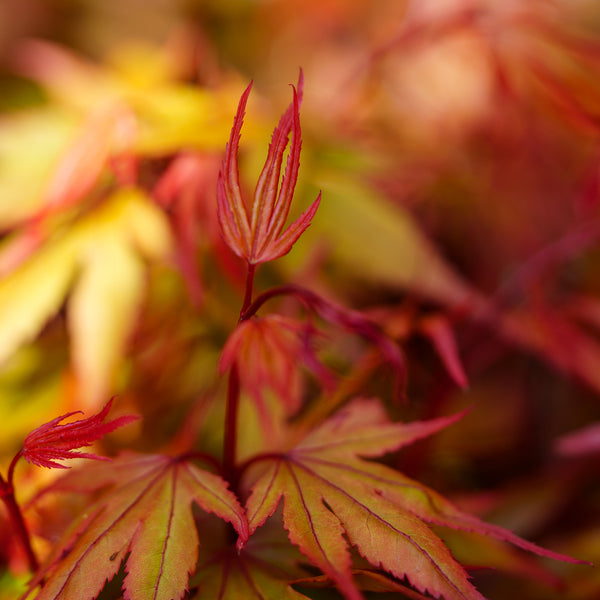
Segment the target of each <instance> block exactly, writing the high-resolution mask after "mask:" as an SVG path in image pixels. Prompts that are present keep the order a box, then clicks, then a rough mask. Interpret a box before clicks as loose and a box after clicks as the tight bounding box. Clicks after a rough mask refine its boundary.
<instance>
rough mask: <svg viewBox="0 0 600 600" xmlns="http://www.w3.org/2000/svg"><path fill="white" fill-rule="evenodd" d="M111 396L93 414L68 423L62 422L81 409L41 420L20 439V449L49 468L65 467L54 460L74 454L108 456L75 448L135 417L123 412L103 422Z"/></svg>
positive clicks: (32, 460)
mask: <svg viewBox="0 0 600 600" xmlns="http://www.w3.org/2000/svg"><path fill="white" fill-rule="evenodd" d="M112 402H113V398H111V399H110V400H109V401H108V402H107V403H106V405H105V406H104V408H103V409H102V410H101V411H100V412H99V413H98V414H96V415H93V416H91V417H88V418H87V419H79V420H78V421H72V422H70V423H61V421H64V420H65V419H67V418H68V417H71V416H73V415H76V414H78V413H81V411H79V410H78V411H74V412H70V413H66V414H64V415H61V416H60V417H57V418H56V419H53V420H52V421H49V422H48V423H44V425H41V426H40V427H38V428H37V429H34V430H33V431H32V432H31V433H30V434H29V435H28V436H27V437H26V438H25V441H24V442H23V447H22V449H21V450H20V452H19V455H20V456H22V457H23V458H24V459H25V460H26V461H27V462H29V463H32V464H35V465H38V466H40V467H46V468H48V469H68V468H69V467H67V466H65V465H63V464H61V463H58V462H56V461H57V460H67V459H73V458H91V459H95V460H109V459H108V458H106V457H104V456H99V455H97V454H90V453H87V452H75V450H76V449H77V448H81V447H83V446H89V445H91V444H92V442H95V441H96V440H99V439H100V438H102V437H103V436H104V435H106V434H107V433H110V432H112V431H114V430H115V429H118V428H119V427H123V426H124V425H127V424H129V423H132V422H133V421H137V420H138V419H139V418H140V417H139V416H138V415H124V416H122V417H117V418H116V419H113V420H112V421H108V422H106V423H105V422H104V420H105V419H106V417H107V416H108V413H109V411H110V409H111V406H112Z"/></svg>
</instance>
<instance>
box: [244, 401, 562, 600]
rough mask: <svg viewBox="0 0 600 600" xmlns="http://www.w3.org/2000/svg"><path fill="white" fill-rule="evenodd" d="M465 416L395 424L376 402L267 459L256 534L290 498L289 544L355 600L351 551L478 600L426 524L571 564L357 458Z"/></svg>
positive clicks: (251, 505)
mask: <svg viewBox="0 0 600 600" xmlns="http://www.w3.org/2000/svg"><path fill="white" fill-rule="evenodd" d="M461 416H462V415H460V414H459V415H457V416H454V417H446V418H440V419H436V420H432V421H428V422H414V423H409V424H403V423H390V422H389V421H388V420H387V418H386V416H385V413H384V411H383V409H382V407H381V405H380V404H379V402H378V401H376V400H366V399H357V400H355V401H353V402H352V403H351V404H350V405H348V406H347V407H346V408H345V409H344V410H342V411H340V412H338V413H337V414H336V415H334V416H333V417H332V418H330V419H329V420H327V421H325V422H324V423H323V424H322V425H321V426H320V427H319V428H318V429H316V430H314V431H313V432H312V433H310V434H309V435H308V436H307V437H306V438H305V439H304V440H303V441H302V442H301V443H300V444H299V445H298V446H296V447H295V448H293V449H292V450H290V451H288V452H286V453H285V454H281V455H269V456H265V457H264V459H263V460H262V461H260V463H258V464H257V465H256V466H255V467H254V468H258V467H259V466H262V467H263V469H264V470H263V472H262V473H261V474H260V476H259V477H258V479H257V480H256V481H255V483H254V485H253V486H252V493H251V495H250V497H249V499H248V502H247V513H248V522H249V526H250V533H251V534H252V533H253V532H254V531H255V530H256V529H257V528H258V527H260V526H261V525H262V524H263V523H264V522H265V520H266V519H267V517H269V516H270V515H271V514H272V513H273V512H274V511H275V509H276V508H277V506H278V505H279V503H280V500H281V498H282V497H283V499H284V502H283V523H284V527H285V528H286V529H287V531H288V534H289V538H290V540H291V542H292V543H293V544H295V545H297V546H298V547H299V549H300V550H301V552H302V553H303V554H305V555H306V556H307V557H308V558H309V559H310V561H311V562H312V563H313V564H314V565H315V566H317V567H319V568H320V569H321V570H322V571H323V573H324V574H325V575H326V576H328V577H329V578H330V579H331V580H332V581H333V582H334V583H335V584H336V585H337V587H338V589H339V590H340V591H341V592H342V593H343V594H344V596H345V597H346V598H348V599H351V600H358V599H360V598H362V595H361V593H360V591H359V589H358V585H357V583H356V582H355V580H354V579H353V576H352V561H351V557H350V553H349V548H348V542H350V544H352V545H353V546H355V547H356V548H357V550H358V552H359V553H360V554H361V555H362V556H363V557H364V558H366V559H367V560H368V561H369V562H370V563H371V564H373V565H374V566H375V567H377V568H381V569H383V570H384V571H387V572H388V573H390V574H392V575H393V576H395V577H397V578H399V579H402V578H404V577H406V578H407V580H408V581H409V583H410V584H411V585H412V586H413V587H414V588H416V589H417V590H418V591H419V592H422V593H425V592H427V593H429V594H431V595H432V596H434V597H436V598H439V597H441V596H443V597H444V598H445V599H446V600H481V599H482V598H483V596H481V594H480V593H479V592H478V591H477V590H476V589H475V588H474V587H473V585H472V584H471V583H470V582H469V580H468V576H467V573H466V572H465V570H464V569H463V568H462V566H461V565H460V564H459V563H458V562H456V560H455V559H454V558H453V557H452V555H451V553H450V551H449V550H448V548H447V547H446V546H445V545H444V543H443V542H442V541H441V540H440V538H439V537H437V536H436V535H435V534H434V533H433V531H432V530H431V529H430V527H429V526H428V523H430V524H435V525H445V526H448V527H452V528H456V529H464V530H468V531H475V532H478V533H481V534H485V535H491V536H494V537H496V538H500V539H502V540H507V541H510V542H512V543H514V544H516V545H518V546H520V547H521V548H524V549H527V550H530V551H533V552H535V553H537V554H540V555H544V556H550V557H553V558H557V559H562V560H569V561H573V559H570V558H569V557H565V556H562V555H558V554H555V553H553V552H550V551H547V550H544V549H542V548H540V547H539V546H536V545H535V544H532V543H530V542H527V541H525V540H523V539H521V538H519V537H518V536H516V535H514V534H513V533H511V532H510V531H508V530H506V529H503V528H502V527H499V526H496V525H490V524H486V523H484V522H483V521H481V520H479V519H478V518H476V517H474V516H472V515H469V514H467V513H464V512H462V511H461V510H459V509H458V508H457V507H455V506H454V505H453V504H451V503H450V502H449V501H447V500H446V499H445V498H443V497H442V496H440V495H439V494H437V493H436V492H434V491H433V490H431V489H429V488H427V487H426V486H424V485H422V484H420V483H418V482H416V481H413V480H411V479H409V478H408V477H405V476H404V475H402V474H401V473H399V472H397V471H394V470H393V469H390V468H389V467H386V466H384V465H382V464H379V463H374V462H368V461H365V460H363V459H362V458H360V457H374V456H381V455H382V454H384V453H386V452H390V451H393V450H397V449H398V448H400V447H402V446H404V445H406V444H409V443H411V442H413V441H415V440H417V439H419V438H422V437H424V436H428V435H430V434H432V433H435V432H436V431H438V430H440V429H442V428H444V427H446V426H447V425H449V424H451V423H452V422H454V421H456V420H457V419H458V418H460V417H461ZM344 536H345V537H346V538H347V540H348V541H346V539H344Z"/></svg>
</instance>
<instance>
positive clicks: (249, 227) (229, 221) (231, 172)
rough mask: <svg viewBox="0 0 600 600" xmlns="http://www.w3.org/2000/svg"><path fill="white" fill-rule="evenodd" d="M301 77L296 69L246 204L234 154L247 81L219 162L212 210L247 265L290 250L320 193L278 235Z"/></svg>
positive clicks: (296, 132)
mask: <svg viewBox="0 0 600 600" xmlns="http://www.w3.org/2000/svg"><path fill="white" fill-rule="evenodd" d="M302 87H303V75H302V71H300V78H299V81H298V91H296V89H295V88H293V94H294V99H293V102H292V104H291V106H289V107H288V109H287V110H286V112H285V113H284V114H283V115H282V116H281V119H280V121H279V124H278V125H277V127H276V128H275V130H274V131H273V136H272V138H271V144H270V145H269V151H268V154H267V159H266V161H265V166H264V167H263V170H262V172H261V174H260V177H259V178H258V182H257V184H256V190H255V192H254V200H253V203H252V206H250V207H248V206H247V205H246V203H245V202H244V200H243V199H242V195H241V190H240V181H239V170H238V160H237V152H238V147H239V142H240V132H241V128H242V123H243V120H244V112H245V110H246V103H247V101H248V96H249V95H250V90H251V88H252V83H251V84H250V85H249V86H248V87H247V88H246V90H245V91H244V93H243V94H242V97H241V99H240V103H239V106H238V109H237V113H236V115H235V119H234V122H233V128H232V130H231V136H230V138H229V143H228V144H227V146H226V149H225V159H224V160H223V166H222V168H221V171H220V172H219V177H218V180H217V207H218V217H219V223H220V225H221V231H222V234H223V239H224V240H225V242H226V243H227V245H228V246H229V247H230V248H231V249H232V250H233V251H234V252H235V253H236V254H237V255H238V256H239V257H241V258H243V259H245V260H246V262H247V263H248V264H251V265H256V264H259V263H263V262H267V261H270V260H274V259H276V258H279V257H280V256H283V255H284V254H286V253H287V252H289V251H290V249H291V248H292V246H293V244H294V243H295V242H296V240H297V239H298V238H299V237H300V235H302V232H303V231H304V230H305V229H306V228H307V227H308V226H309V225H310V221H311V219H312V218H313V216H314V214H315V212H316V211H317V208H318V206H319V202H320V200H321V194H319V196H318V197H317V199H316V200H315V201H314V202H313V203H312V205H311V206H310V207H309V208H308V210H307V211H306V212H305V213H303V214H302V215H301V216H300V217H299V218H298V220H297V221H295V222H294V223H293V224H292V225H290V226H289V227H288V228H287V229H286V230H285V231H283V232H282V230H283V227H284V225H285V222H286V219H287V216H288V214H289V211H290V207H291V203H292V196H293V193H294V188H295V187H296V181H297V179H298V169H299V166H300V147H301V139H300V114H299V105H300V100H301V98H302ZM290 133H291V134H292V140H291V147H290V153H289V156H288V160H287V164H286V168H285V174H284V176H283V180H282V181H281V186H280V185H279V179H280V175H281V166H282V162H283V156H284V153H285V150H286V148H287V145H288V136H289V135H290Z"/></svg>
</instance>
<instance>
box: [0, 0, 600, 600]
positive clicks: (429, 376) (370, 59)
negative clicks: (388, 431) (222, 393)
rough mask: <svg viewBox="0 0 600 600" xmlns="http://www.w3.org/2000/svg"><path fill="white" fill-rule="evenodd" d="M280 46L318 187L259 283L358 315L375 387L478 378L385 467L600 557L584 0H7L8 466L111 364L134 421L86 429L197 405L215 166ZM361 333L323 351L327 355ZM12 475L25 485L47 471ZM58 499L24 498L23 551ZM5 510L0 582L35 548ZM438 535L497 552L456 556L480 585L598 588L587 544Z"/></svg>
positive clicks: (597, 263)
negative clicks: (298, 228)
mask: <svg viewBox="0 0 600 600" xmlns="http://www.w3.org/2000/svg"><path fill="white" fill-rule="evenodd" d="M299 68H302V69H303V71H304V75H305V95H304V102H303V105H302V110H301V115H302V131H303V155H302V163H301V171H300V180H299V186H298V189H297V191H296V204H297V207H296V208H297V211H298V212H299V211H300V210H302V209H304V208H305V207H306V206H308V203H309V202H310V201H312V199H313V198H314V197H315V196H316V193H317V191H318V190H322V194H323V201H322V204H321V207H320V209H319V212H318V215H317V217H315V220H314V223H313V225H311V227H310V229H309V230H308V232H307V233H306V235H305V236H304V237H303V238H302V241H301V243H299V244H297V247H296V248H295V249H294V251H293V252H292V253H290V255H289V256H287V257H285V258H284V259H282V260H281V261H277V263H274V264H273V265H268V266H266V267H265V268H264V269H262V270H261V272H260V279H259V285H260V286H262V287H266V286H267V285H270V284H274V283H278V282H282V281H290V280H292V281H295V282H297V283H301V284H304V285H306V286H308V287H311V288H312V289H315V290H318V291H319V292H322V293H324V294H326V295H327V296H329V297H331V298H333V299H335V300H336V301H339V302H340V303H343V304H345V305H347V306H350V307H353V308H356V309H360V310H363V311H365V312H367V313H368V314H370V315H371V316H372V317H373V318H374V319H376V320H378V321H379V322H380V323H381V325H382V327H384V328H385V329H386V330H387V331H388V333H390V334H391V335H393V336H394V337H395V338H396V339H397V340H398V341H399V343H401V345H402V348H403V350H404V352H405V355H406V361H407V365H408V369H407V370H408V380H407V384H406V386H407V387H406V396H407V399H408V401H407V403H406V404H404V405H402V406H399V405H397V404H394V403H393V401H392V400H390V406H391V409H390V410H391V411H392V412H394V414H395V416H398V417H399V418H426V417H433V416H439V415H441V414H448V413H450V412H452V411H455V410H457V409H459V408H463V407H465V406H473V409H472V411H471V413H470V414H469V416H468V417H467V418H465V419H464V421H463V422H462V423H461V424H460V425H459V426H456V427H455V428H453V429H452V430H449V431H447V432H444V433H442V434H441V435H439V436H437V437H436V439H435V440H433V441H431V442H429V443H427V444H425V443H421V444H419V445H418V446H417V447H416V448H415V450H414V451H410V450H408V451H406V452H405V453H403V455H402V456H401V457H400V458H399V459H398V460H399V466H400V467H401V468H402V469H403V470H405V471H406V472H408V473H409V474H411V475H414V476H417V477H419V478H421V479H423V480H425V481H426V482H428V483H431V485H433V486H434V487H436V488H437V489H439V490H440V491H442V492H444V493H445V494H447V495H449V496H451V497H453V498H454V500H455V501H457V502H459V503H461V504H462V505H463V506H465V507H466V508H468V509H469V510H471V511H473V512H476V513H477V514H479V515H481V516H482V517H484V518H486V519H489V520H492V521H495V522H498V523H500V524H502V525H504V526H507V527H509V528H512V529H514V530H516V531H517V532H518V533H519V534H520V535H523V536H525V537H528V538H530V539H534V540H536V541H537V542H539V543H541V544H546V545H548V546H550V547H552V548H553V549H555V550H557V551H561V552H566V553H571V554H573V555H574V556H577V557H579V558H582V559H585V560H588V561H600V486H599V485H598V457H599V453H600V425H597V423H600V339H599V334H600V253H599V247H598V242H599V239H600V169H599V166H600V163H599V160H600V137H599V134H600V8H599V7H598V3H597V2H595V1H594V0H555V1H552V0H529V1H527V2H525V1H523V0H505V1H503V2H500V1H498V0H496V1H494V0H420V1H414V2H409V1H404V0H262V1H260V0H254V1H251V0H185V1H184V0H181V1H178V0H144V1H142V0H119V1H118V2H110V1H109V2H107V1H105V0H46V1H42V0H3V1H2V2H1V3H0V232H1V236H2V239H1V241H0V277H1V279H0V466H1V467H2V468H3V469H6V466H7V465H8V463H9V462H10V459H11V457H12V455H13V454H14V453H15V452H16V451H17V450H18V448H19V447H20V442H21V441H22V439H23V437H24V435H26V433H27V432H28V431H30V430H31V429H32V428H34V427H36V426H37V425H39V424H40V423H42V422H44V421H46V420H48V419H50V418H53V417H54V416H56V415H58V414H62V413H64V412H67V411H69V410H78V409H82V410H85V411H96V410H97V409H98V408H99V407H100V406H102V405H103V404H104V403H105V401H106V399H107V398H108V397H110V396H111V395H113V394H115V393H118V394H119V395H120V406H121V407H122V410H123V411H126V410H129V409H134V410H136V411H137V412H140V413H142V414H143V416H144V422H143V425H140V426H139V429H137V430H136V429H135V428H133V429H131V428H130V429H129V430H128V431H127V432H124V433H121V434H117V435H115V437H114V440H113V441H112V442H111V443H112V444H113V445H114V447H112V448H107V451H115V450H117V449H118V448H120V447H130V446H133V447H135V448H136V449H139V450H145V451H156V450H160V449H162V448H166V447H171V446H172V445H173V444H175V445H177V444H181V445H185V443H189V440H190V439H194V438H195V435H196V434H197V432H198V430H200V429H202V426H201V424H203V423H205V422H206V421H205V419H207V418H208V419H210V417H207V416H206V415H207V414H209V413H211V411H212V412H215V411H216V412H217V413H218V409H215V408H214V406H213V404H212V400H213V399H214V397H216V395H218V394H217V393H216V392H215V391H214V390H215V388H216V386H218V377H217V375H216V369H215V366H216V361H217V359H218V356H219V352H220V349H221V348H222V345H223V343H224V341H225V339H226V337H227V332H228V331H230V330H231V328H232V326H233V325H234V324H235V318H236V307H237V306H238V305H239V297H240V296H239V294H240V291H241V290H242V289H243V271H242V269H241V265H240V264H238V262H236V260H235V259H234V258H232V256H231V255H230V253H229V251H228V250H227V249H226V248H225V247H224V246H223V244H222V242H221V240H220V237H219V233H218V229H217V224H216V205H215V182H216V176H217V173H218V169H219V164H220V160H221V156H222V152H223V149H224V146H225V142H226V140H227V139H228V136H229V130H230V127H231V121H232V117H233V114H234V113H235V109H236V106H237V101H238V99H239V96H240V94H241V92H242V90H243V89H244V88H245V87H246V85H247V84H248V82H249V81H250V80H253V81H254V90H253V95H252V97H251V101H250V104H249V106H248V113H247V116H246V123H245V129H244V132H243V137H242V143H243V147H244V148H243V153H244V155H243V161H242V170H243V176H244V178H245V180H246V181H248V182H251V181H253V180H254V179H255V176H256V173H257V172H258V171H259V169H260V166H261V161H262V160H263V157H264V153H265V149H266V144H267V141H268V139H269V135H270V131H271V130H272V127H273V126H274V124H275V123H276V121H277V118H278V115H279V114H280V113H281V111H282V110H283V109H284V108H285V107H286V106H287V104H288V103H289V101H290V95H291V94H290V88H289V85H288V84H290V83H295V82H296V81H297V78H298V71H299ZM349 337H351V336H349ZM352 344H356V342H355V341H353V340H352V339H346V338H344V339H342V340H339V339H338V340H337V341H333V342H331V344H330V345H329V346H325V347H324V348H323V349H322V353H323V356H324V357H325V359H326V360H328V361H329V363H330V364H331V365H332V366H334V367H335V368H338V369H339V370H341V371H343V370H344V369H346V370H348V369H349V368H351V365H352V361H353V360H354V359H355V357H356V353H358V352H359V350H358V349H356V348H355V347H354V346H353V345H352ZM367 388H368V389H367V391H368V392H372V393H377V394H380V395H384V396H385V394H386V393H389V392H385V391H383V390H380V389H379V385H378V381H372V382H369V383H368V386H367ZM388 399H389V398H388ZM248 435H250V434H248ZM203 439H204V441H202V442H201V443H202V444H203V445H204V446H206V447H207V448H211V445H214V446H217V445H218V440H216V439H211V437H210V435H205V436H204V438H203ZM19 477H20V478H21V480H22V484H21V486H22V492H21V493H22V495H23V499H24V500H27V499H28V498H32V497H33V496H34V495H35V491H36V490H37V489H39V487H40V486H41V485H43V484H44V482H45V481H46V480H47V478H48V477H50V474H49V473H46V472H41V473H40V471H39V469H38V470H37V471H34V470H28V469H27V468H25V467H23V468H22V470H20V471H19ZM44 510H45V511H46V512H44ZM73 510H74V509H73ZM58 512H60V511H59V510H58V508H57V506H56V505H53V506H47V507H45V508H44V507H41V506H39V507H37V508H32V509H31V514H30V518H31V521H32V523H34V524H35V523H38V529H37V536H38V537H37V541H36V543H37V545H38V547H39V549H40V551H41V552H43V551H44V548H47V547H48V546H49V545H50V544H51V543H52V541H53V539H55V538H56V535H58V532H57V531H52V527H51V526H52V523H55V527H56V528H57V529H58V528H59V524H60V523H62V521H61V518H62V519H63V520H64V519H65V518H66V516H65V515H68V512H69V507H67V508H64V513H65V514H63V515H62V517H59V516H57V513H58ZM51 515H54V516H51ZM4 519H5V516H4V514H3V513H2V512H0V598H7V599H8V598H11V597H14V594H16V591H15V590H16V589H18V587H19V586H20V585H22V581H23V580H24V578H26V573H25V570H24V565H25V563H24V560H23V557H22V556H21V555H20V554H19V550H18V548H15V547H14V546H13V543H12V541H11V537H10V533H9V531H8V528H7V526H6V523H5V522H4ZM446 534H447V532H444V535H446ZM53 536H54V537H53ZM448 543H449V544H451V547H452V549H453V551H454V552H455V554H456V555H457V557H458V558H459V559H461V560H462V561H463V562H464V563H465V564H467V565H471V566H473V567H479V566H483V565H486V564H490V563H492V564H494V565H496V568H495V570H489V569H482V570H477V569H476V570H474V571H473V574H474V577H475V583H476V585H477V586H478V587H479V589H480V590H481V591H482V593H484V594H485V595H486V596H487V597H489V598H490V599H492V600H494V599H503V598H513V597H514V590H515V589H518V590H519V597H520V598H522V599H527V598H531V599H549V600H552V599H558V598H568V599H573V600H592V599H593V598H597V597H598V596H599V595H600V575H599V574H598V570H597V569H596V568H594V567H588V566H581V565H577V566H573V565H568V566H566V565H556V564H552V565H549V564H547V563H543V564H542V563H541V562H540V561H533V559H525V558H523V557H522V556H521V555H518V554H516V553H512V552H511V551H508V550H507V549H506V548H503V547H500V546H498V545H496V544H492V543H491V542H490V543H489V544H488V545H485V544H484V543H483V542H482V541H481V540H478V541H477V542H475V541H472V542H469V541H465V538H464V537H463V538H461V539H456V540H454V539H453V538H452V537H448ZM11 594H13V595H12V596H11Z"/></svg>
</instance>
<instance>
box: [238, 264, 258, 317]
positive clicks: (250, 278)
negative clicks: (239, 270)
mask: <svg viewBox="0 0 600 600" xmlns="http://www.w3.org/2000/svg"><path fill="white" fill-rule="evenodd" d="M255 272H256V265H254V264H251V263H248V272H247V273H246V292H245V294H244V303H243V304H242V310H240V321H243V320H244V319H245V318H246V311H247V310H248V307H249V306H250V305H251V304H252V288H253V287H254V273H255Z"/></svg>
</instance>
